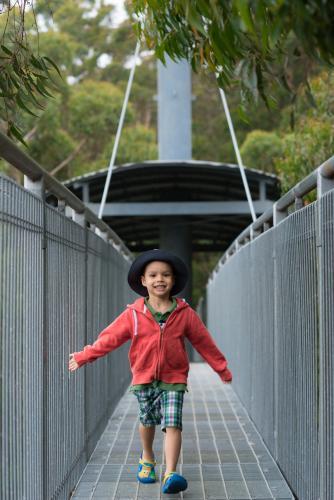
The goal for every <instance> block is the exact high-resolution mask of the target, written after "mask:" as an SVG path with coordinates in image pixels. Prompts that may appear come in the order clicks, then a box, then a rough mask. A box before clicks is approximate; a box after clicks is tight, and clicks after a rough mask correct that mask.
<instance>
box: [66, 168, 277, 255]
mask: <svg viewBox="0 0 334 500" xmlns="http://www.w3.org/2000/svg"><path fill="white" fill-rule="evenodd" d="M245 173H246V176H247V180H248V184H249V189H250V191H251V195H252V199H253V201H254V202H255V205H256V204H258V205H257V209H256V212H257V214H258V215H260V213H262V212H264V211H265V210H266V209H267V208H269V206H270V205H271V204H272V203H273V201H275V200H276V199H277V198H278V197H279V193H280V188H279V180H278V178H277V177H276V176H275V175H272V174H266V173H264V172H261V171H258V170H252V169H245ZM106 175H107V169H105V170H101V171H98V172H93V173H88V174H85V175H83V176H81V177H76V178H73V179H71V180H69V181H66V182H65V185H66V186H67V187H68V188H69V189H70V190H71V191H72V192H74V193H75V194H76V195H77V196H78V197H79V198H81V199H82V200H83V201H84V202H85V203H88V204H89V205H90V208H92V209H93V210H95V211H98V206H99V203H100V202H101V199H102V193H103V189H104V184H105V180H106ZM213 202H215V203H213ZM217 202H219V203H217ZM221 202H228V203H225V204H224V203H221ZM246 204H247V199H246V195H245V191H244V187H243V183H242V179H241V175H240V171H239V167H238V166H237V165H233V164H226V163H214V162H205V161H147V162H142V163H133V164H126V165H122V166H118V167H115V168H114V169H113V174H112V178H111V184H110V188H109V192H108V197H107V205H106V210H105V215H104V216H103V219H104V220H105V222H107V224H109V225H110V226H111V227H112V229H113V230H114V231H115V232H116V233H117V234H118V235H119V236H120V237H121V238H122V239H123V241H124V242H125V243H126V244H127V245H128V247H129V248H130V250H132V251H134V252H136V251H144V250H147V249H150V248H152V247H156V246H158V245H159V231H160V222H161V217H163V216H167V215H168V216H171V215H178V216H182V218H183V220H184V218H186V220H187V223H188V224H190V225H191V233H192V249H193V251H224V250H225V249H226V248H227V247H228V246H229V244H230V242H231V241H232V240H233V239H234V238H235V237H236V236H237V235H238V234H239V233H240V232H241V231H242V230H243V229H244V228H245V227H246V226H247V225H248V224H249V223H250V222H251V220H252V219H251V215H250V213H249V208H248V204H247V205H246ZM234 207H235V208H234Z"/></svg>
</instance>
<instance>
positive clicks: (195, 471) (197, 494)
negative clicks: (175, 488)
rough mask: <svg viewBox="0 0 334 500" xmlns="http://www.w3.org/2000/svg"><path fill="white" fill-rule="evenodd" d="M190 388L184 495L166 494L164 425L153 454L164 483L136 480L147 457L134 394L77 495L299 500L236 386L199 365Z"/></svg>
mask: <svg viewBox="0 0 334 500" xmlns="http://www.w3.org/2000/svg"><path fill="white" fill-rule="evenodd" d="M111 383H113V381H111ZM188 388H189V392H188V393H186V395H185V398H184V407H183V432H182V435H183V442H182V450H181V456H180V462H179V472H181V473H182V474H183V475H184V476H185V477H186V479H187V481H188V489H187V490H186V491H185V492H183V493H180V494H177V495H163V494H161V476H162V473H163V472H164V463H163V433H162V432H161V431H160V429H159V428H158V427H157V429H156V437H155V446H154V451H155V456H156V460H157V464H158V465H157V467H156V472H157V474H158V475H159V481H158V482H157V483H155V484H149V485H143V484H140V483H138V482H137V479H136V474H137V464H138V458H139V455H140V452H141V445H140V438H139V433H138V423H139V422H138V418H137V399H136V398H135V396H134V395H133V394H131V393H128V392H127V393H126V394H125V396H124V397H123V398H122V400H121V401H120V403H119V405H118V407H117V409H116V410H115V412H114V414H113V415H112V417H111V418H110V421H109V423H108V425H107V428H106V429H105V431H104V433H103V435H102V436H101V439H100V440H99V442H98V444H97V446H96V448H95V451H94V453H93V454H92V456H91V459H90V461H89V463H88V464H87V467H86V469H85V470H84V472H83V474H82V477H81V479H80V481H79V483H78V485H77V487H76V490H75V492H74V494H73V496H72V498H73V499H76V500H78V499H81V500H88V499H96V500H97V499H98V500H112V499H119V500H120V499H122V500H135V499H140V500H155V499H160V498H162V499H166V500H167V499H172V498H174V499H177V498H188V499H193V500H195V499H196V500H200V499H201V500H203V499H212V500H220V499H233V500H243V499H262V500H269V499H271V500H272V499H277V500H278V499H279V500H288V499H289V500H290V499H293V498H294V497H293V495H292V493H291V491H290V489H289V488H288V486H287V484H286V482H285V480H284V478H283V476H282V474H281V473H280V471H279V469H278V467H277V466H276V464H275V462H274V460H273V459H272V457H271V455H270V453H269V452H268V450H267V449H266V447H265V445H264V443H263V441H262V439H261V436H260V435H259V434H258V432H257V431H256V429H255V427H254V425H253V424H252V422H251V421H250V419H249V418H248V416H247V413H246V411H245V410H244V408H243V406H242V405H241V403H240V401H239V400H238V398H237V396H236V395H235V393H234V391H233V389H232V386H229V385H225V384H223V383H222V382H221V381H220V379H219V377H218V376H217V375H216V374H215V373H214V372H213V371H212V369H211V368H210V367H209V366H208V365H206V364H203V363H192V364H191V369H190V374H189V385H188Z"/></svg>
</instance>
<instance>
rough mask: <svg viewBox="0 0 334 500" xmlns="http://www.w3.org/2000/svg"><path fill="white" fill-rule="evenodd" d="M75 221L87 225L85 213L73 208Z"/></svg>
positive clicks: (82, 225) (83, 225) (80, 224)
mask: <svg viewBox="0 0 334 500" xmlns="http://www.w3.org/2000/svg"><path fill="white" fill-rule="evenodd" d="M72 218H73V221H74V222H76V223H77V224H79V226H81V227H86V217H85V213H84V212H83V213H79V212H76V211H75V210H73V217H72Z"/></svg>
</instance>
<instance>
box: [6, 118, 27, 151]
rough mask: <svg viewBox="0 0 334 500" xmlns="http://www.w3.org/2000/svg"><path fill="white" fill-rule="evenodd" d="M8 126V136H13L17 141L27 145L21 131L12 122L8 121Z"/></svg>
mask: <svg viewBox="0 0 334 500" xmlns="http://www.w3.org/2000/svg"><path fill="white" fill-rule="evenodd" d="M8 125H9V127H8V135H9V137H15V138H16V139H17V140H18V141H20V142H21V143H22V144H24V145H25V146H26V147H28V144H27V143H26V142H25V140H24V138H23V135H22V134H21V131H20V130H19V129H18V128H17V127H16V126H15V125H14V123H13V122H9V124H8Z"/></svg>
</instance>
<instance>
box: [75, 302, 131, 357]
mask: <svg viewBox="0 0 334 500" xmlns="http://www.w3.org/2000/svg"><path fill="white" fill-rule="evenodd" d="M130 323H131V322H130V320H129V315H128V310H127V309H126V310H125V311H124V312H123V313H122V314H120V315H119V316H118V317H117V318H116V319H115V320H114V321H113V322H112V323H111V324H110V325H109V326H107V327H106V328H105V329H104V330H103V331H102V332H101V333H100V334H99V336H98V338H97V340H96V341H95V342H94V344H93V345H86V346H85V347H84V348H83V350H82V351H79V352H74V353H73V357H74V359H75V361H76V362H77V363H78V365H79V367H81V366H83V365H84V364H86V363H92V362H93V361H95V360H96V359H97V358H101V357H102V356H105V355H106V354H108V352H111V351H114V350H115V349H117V348H118V347H120V346H121V345H122V344H124V343H125V342H126V341H127V340H130V338H131V324H130Z"/></svg>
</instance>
